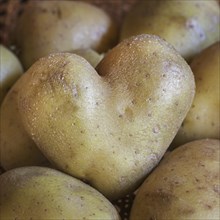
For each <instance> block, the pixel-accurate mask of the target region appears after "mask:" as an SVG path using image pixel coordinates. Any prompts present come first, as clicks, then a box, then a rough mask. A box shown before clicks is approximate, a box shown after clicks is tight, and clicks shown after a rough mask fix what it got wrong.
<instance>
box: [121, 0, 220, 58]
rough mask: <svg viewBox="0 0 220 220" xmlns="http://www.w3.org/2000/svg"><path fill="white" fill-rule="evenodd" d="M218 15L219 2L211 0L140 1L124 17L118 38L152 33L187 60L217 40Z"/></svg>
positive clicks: (219, 14) (218, 30) (219, 31)
mask: <svg viewBox="0 0 220 220" xmlns="http://www.w3.org/2000/svg"><path fill="white" fill-rule="evenodd" d="M219 16H220V13H219V4H218V2H217V1H213V0H211V1H209V0H208V1H202V0H189V1H188V0H172V1H171V0H151V1H147V0H144V1H139V2H138V3H137V5H136V6H135V7H134V8H133V9H131V11H130V12H129V13H128V14H127V15H126V17H125V19H124V21H123V25H122V30H121V39H125V38H127V37H130V36H132V35H138V34H143V33H146V34H155V35H158V36H160V37H162V38H164V39H165V40H166V41H168V42H169V43H171V44H172V45H173V46H174V47H175V48H176V49H177V51H178V52H179V53H180V54H181V55H182V56H183V57H184V58H185V59H187V60H189V59H190V58H192V57H193V56H194V55H195V54H197V53H199V52H200V51H201V50H203V49H204V48H206V47H208V46H209V45H211V44H213V43H215V42H216V41H219V33H220V29H219V25H220V22H219V21H220V19H219V18H220V17H219Z"/></svg>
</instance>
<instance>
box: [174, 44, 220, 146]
mask: <svg viewBox="0 0 220 220" xmlns="http://www.w3.org/2000/svg"><path fill="white" fill-rule="evenodd" d="M219 45H220V43H219V42H217V43H215V44H213V45H212V46H210V47H209V48H207V49H205V50H204V51H202V52H201V53H200V54H198V55H197V56H196V57H195V58H194V59H193V61H192V63H191V64H190V66H191V69H192V71H193V73H194V75H195V82H196V95H195V98H194V101H193V104H192V107H191V109H190V111H189V112H188V114H187V116H186V118H185V119H184V121H183V124H182V126H181V128H180V129H179V131H178V133H177V135H176V137H175V139H174V141H173V143H172V147H177V146H179V145H182V144H184V143H187V142H189V141H192V140H197V139H202V138H218V139H219V138H220V94H219V90H220V89H219V82H220V78H219V75H220V64H219V62H220V47H219Z"/></svg>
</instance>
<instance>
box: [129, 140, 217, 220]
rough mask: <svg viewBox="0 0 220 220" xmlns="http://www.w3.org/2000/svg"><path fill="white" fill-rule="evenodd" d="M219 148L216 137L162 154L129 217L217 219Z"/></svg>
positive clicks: (148, 219) (173, 219) (143, 185)
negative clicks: (159, 162) (162, 157)
mask: <svg viewBox="0 0 220 220" xmlns="http://www.w3.org/2000/svg"><path fill="white" fill-rule="evenodd" d="M219 150H220V142H219V140H215V139H206V140H205V139H203V140H198V141H194V142H190V143H187V144H185V145H183V146H181V147H179V148H177V149H175V150H174V151H173V152H171V153H169V154H168V155H167V156H165V158H164V159H163V160H162V162H161V164H159V166H158V167H157V168H156V169H155V170H154V171H153V172H152V173H151V174H150V176H149V177H148V178H147V179H146V180H145V182H144V183H143V184H142V186H141V187H140V189H139V191H138V194H137V196H136V198H135V200H134V203H133V206H132V210H131V215H130V220H140V219H145V220H153V219H157V220H161V219H164V220H165V219H166V220H168V219H169V220H176V219H178V220H186V219H190V220H192V219H199V220H202V219H204V220H207V219H212V220H214V219H216V220H219V219H220V210H219V207H220V201H219V195H220V182H219V178H220V176H219V167H220V166H219V165H220V164H219V162H220V158H219V155H220V151H219Z"/></svg>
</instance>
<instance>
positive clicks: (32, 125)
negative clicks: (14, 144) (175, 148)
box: [18, 35, 195, 200]
mask: <svg viewBox="0 0 220 220" xmlns="http://www.w3.org/2000/svg"><path fill="white" fill-rule="evenodd" d="M96 70H97V72H98V74H97V72H96V71H95V70H94V68H93V67H92V66H91V65H89V63H88V62H87V61H86V60H84V59H83V58H81V57H79V56H77V55H74V54H68V53H58V54H52V55H50V56H48V57H45V58H42V59H40V60H39V61H38V62H36V63H35V64H34V65H33V66H32V67H31V68H30V69H29V70H28V71H27V74H26V75H25V81H26V83H25V84H24V86H23V88H22V90H20V92H19V101H18V103H19V111H20V114H21V117H22V120H23V123H24V125H25V128H26V130H27V132H28V133H29V134H30V135H31V137H32V138H33V139H34V141H35V142H36V143H37V145H38V147H39V148H40V149H41V150H42V151H43V152H44V154H45V155H46V157H47V158H48V159H49V160H51V161H52V162H53V163H55V164H56V165H57V166H58V167H59V169H61V170H63V171H64V172H67V173H69V174H71V175H73V176H75V177H77V178H80V179H83V180H85V181H87V182H89V183H90V184H91V185H92V186H93V187H95V188H96V189H98V190H99V191H100V192H102V193H103V194H104V195H105V196H106V197H107V198H110V199H111V200H114V199H117V198H120V197H122V196H123V195H126V194H127V193H128V192H131V191H133V190H134V189H135V188H137V187H138V185H139V184H140V183H141V181H142V180H143V178H144V177H145V176H146V175H147V173H149V172H150V171H151V170H152V168H153V167H154V166H156V164H157V163H158V162H159V160H160V159H161V157H162V156H163V154H164V153H165V151H166V149H167V147H168V146H169V145H170V143H171V141H172V139H173V138H174V135H175V134H176V132H177V131H178V129H179V127H180V125H181V123H182V121H183V119H184V117H185V115H186V113H187V112H188V110H189V108H190V106H191V103H192V100H193V96H194V86H195V85H194V78H193V74H192V72H191V69H190V68H189V66H188V64H187V63H186V62H185V61H184V59H183V58H182V57H181V56H180V55H179V54H178V53H177V52H176V51H175V50H174V49H173V48H172V47H171V46H170V45H169V44H167V43H166V42H165V41H163V40H162V39H160V38H159V37H156V36H150V35H141V36H137V37H132V38H130V39H128V40H125V41H123V42H122V43H121V44H119V45H118V46H116V47H115V48H114V49H112V50H111V51H109V53H108V54H107V55H106V56H105V57H104V59H103V60H102V61H101V62H100V63H99V65H98V66H97V67H96ZM161 109H163V111H161ZM170 112H172V114H170Z"/></svg>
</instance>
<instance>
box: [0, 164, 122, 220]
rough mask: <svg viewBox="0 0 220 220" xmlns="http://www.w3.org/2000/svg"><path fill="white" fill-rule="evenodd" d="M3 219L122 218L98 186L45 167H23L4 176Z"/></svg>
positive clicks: (0, 179)
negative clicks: (93, 186) (99, 190)
mask: <svg viewBox="0 0 220 220" xmlns="http://www.w3.org/2000/svg"><path fill="white" fill-rule="evenodd" d="M0 188H1V191H0V198H1V200H0V216H1V219H7V220H10V219H13V220H14V219H99V220H100V219H109V220H111V219H112V220H119V216H118V213H117V211H116V209H115V208H114V206H113V205H112V204H111V203H110V202H109V201H108V200H107V199H106V198H105V197H104V196H103V195H102V194H101V193H99V192H98V191H97V190H95V189H93V188H92V187H90V186H89V185H87V184H85V183H83V182H81V181H80V180H77V179H75V178H73V177H71V176H69V175H66V174H64V173H61V172H59V171H57V170H53V169H50V168H45V167H22V168H16V169H13V170H10V171H8V172H6V173H4V174H2V175H1V176H0Z"/></svg>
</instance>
